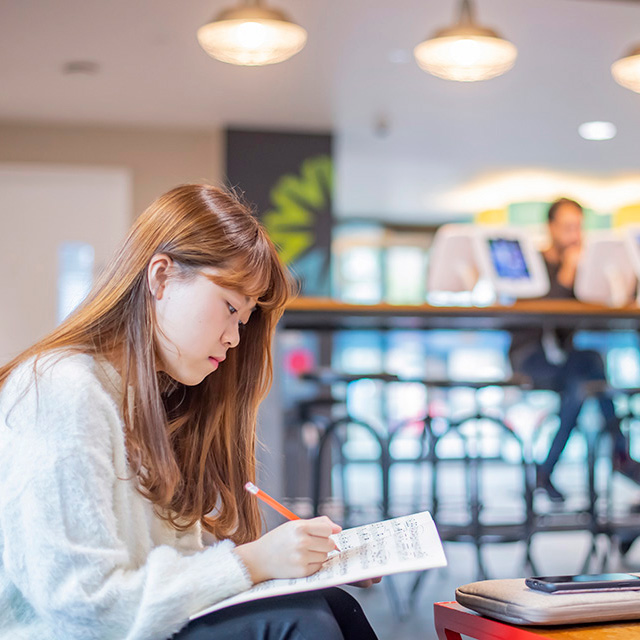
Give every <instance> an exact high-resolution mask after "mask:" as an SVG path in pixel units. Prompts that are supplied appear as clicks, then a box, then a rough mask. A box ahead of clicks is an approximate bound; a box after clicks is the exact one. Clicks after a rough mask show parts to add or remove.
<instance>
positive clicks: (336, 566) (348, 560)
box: [191, 511, 447, 620]
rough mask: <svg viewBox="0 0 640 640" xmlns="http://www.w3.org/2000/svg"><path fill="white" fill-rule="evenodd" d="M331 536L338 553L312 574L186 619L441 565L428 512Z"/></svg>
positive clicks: (269, 584) (263, 586)
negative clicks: (248, 604) (261, 600)
mask: <svg viewBox="0 0 640 640" xmlns="http://www.w3.org/2000/svg"><path fill="white" fill-rule="evenodd" d="M332 537H333V538H334V539H335V541H336V544H337V545H338V547H339V549H340V552H337V551H334V552H332V553H331V554H330V556H329V559H328V560H327V561H326V562H325V563H324V565H323V567H322V568H321V569H320V570H319V571H317V572H316V573H314V574H313V575H310V576H308V577H306V578H292V579H290V580H268V581H266V582H261V583H260V584H257V585H256V586H255V587H252V588H251V589H249V590H248V591H244V592H243V593H239V594H238V595H236V596H232V597H231V598H227V599H226V600H221V601H220V602H218V603H216V604H214V605H213V606H211V607H208V608H207V609H204V610H203V611H200V612H199V613H197V614H196V615H194V616H192V617H191V619H192V620H193V619H194V618H199V617H201V616H203V615H206V614H207V613H211V612H213V611H217V610H218V609H224V608H225V607H230V606H232V605H234V604H240V603H241V602H249V601H251V600H258V599H260V598H269V597H272V596H281V595H286V594H289V593H299V592H301V591H313V590H314V589H324V588H325V587H334V586H336V585H340V584H347V583H349V582H356V581H357V580H365V579H367V578H375V577H377V576H385V575H389V574H392V573H400V572H403V571H421V570H424V569H433V568H435V567H444V566H446V564H447V560H446V558H445V556H444V550H443V548H442V542H441V541H440V537H439V536H438V532H437V530H436V527H435V524H434V523H433V519H432V518H431V515H430V514H429V512H428V511H423V512H422V513H416V514H413V515H410V516H403V517H401V518H394V519H392V520H383V521H381V522H375V523H373V524H366V525H363V526H361V527H354V528H353V529H346V530H345V531H341V532H340V533H338V534H335V535H334V536H332Z"/></svg>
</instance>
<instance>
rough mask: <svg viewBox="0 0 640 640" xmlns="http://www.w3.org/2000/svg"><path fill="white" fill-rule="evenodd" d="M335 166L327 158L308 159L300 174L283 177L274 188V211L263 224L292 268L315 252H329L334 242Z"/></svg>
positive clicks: (268, 212) (324, 156) (328, 253)
mask: <svg viewBox="0 0 640 640" xmlns="http://www.w3.org/2000/svg"><path fill="white" fill-rule="evenodd" d="M332 189H333V165H332V162H331V158H330V157H329V156H327V155H322V156H315V157H313V158H307V159H306V160H305V161H304V162H303V163H302V166H301V167H300V174H299V175H293V174H287V175H284V176H282V177H281V178H280V179H279V180H278V182H277V183H276V185H275V186H274V187H273V188H272V189H271V192H270V198H271V204H272V206H273V208H272V209H270V210H269V211H267V212H266V213H265V214H264V216H263V217H262V221H263V223H264V225H265V227H266V229H267V231H268V232H269V235H270V236H271V239H272V240H273V241H274V242H275V243H276V245H277V246H278V251H279V252H280V257H281V259H282V261H283V262H284V263H285V264H287V265H289V266H292V265H293V264H294V263H295V262H297V261H298V260H300V258H302V257H303V256H305V255H307V254H309V253H310V252H312V251H314V250H321V251H323V252H325V253H326V268H327V269H328V264H329V256H330V250H331V247H330V242H331V193H332Z"/></svg>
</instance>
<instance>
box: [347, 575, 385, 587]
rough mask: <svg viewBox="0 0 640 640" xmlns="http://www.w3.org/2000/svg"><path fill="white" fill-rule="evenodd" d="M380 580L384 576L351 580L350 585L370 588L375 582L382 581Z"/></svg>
mask: <svg viewBox="0 0 640 640" xmlns="http://www.w3.org/2000/svg"><path fill="white" fill-rule="evenodd" d="M380 580H382V577H380V578H369V579H368V580H358V582H350V583H349V586H350V587H360V588H361V589H368V588H369V587H371V586H373V585H374V584H378V582H380Z"/></svg>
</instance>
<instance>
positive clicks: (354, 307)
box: [280, 297, 640, 331]
mask: <svg viewBox="0 0 640 640" xmlns="http://www.w3.org/2000/svg"><path fill="white" fill-rule="evenodd" d="M543 323H544V324H550V325H553V326H558V327H570V328H574V329H589V330H638V329H640V307H638V306H637V305H635V304H634V305H632V306H628V307H621V308H611V307H605V306H602V305H594V304H586V303H584V302H579V301H578V300H549V299H542V300H519V301H517V302H516V303H514V304H513V305H511V306H499V305H493V306H487V307H439V306H434V305H429V304H423V305H392V304H387V303H380V304H374V305H360V304H349V303H346V302H342V301H340V300H333V299H330V298H306V297H300V298H297V299H296V300H293V301H292V302H291V303H290V305H289V306H288V307H287V310H286V311H285V314H284V317H283V319H282V320H281V322H280V326H281V327H282V328H285V329H309V330H315V331H323V330H329V331H332V330H339V329H403V328H404V329H485V330H486V329H515V328H518V327H536V326H540V325H541V324H543Z"/></svg>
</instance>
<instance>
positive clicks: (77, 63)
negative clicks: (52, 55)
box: [62, 60, 100, 76]
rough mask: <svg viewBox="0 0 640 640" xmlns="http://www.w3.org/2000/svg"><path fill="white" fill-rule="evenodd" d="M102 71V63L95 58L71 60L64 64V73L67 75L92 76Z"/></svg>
mask: <svg viewBox="0 0 640 640" xmlns="http://www.w3.org/2000/svg"><path fill="white" fill-rule="evenodd" d="M98 71H100V65H99V64H98V63H97V62H93V60H70V61H69V62H65V63H64V64H63V65H62V73H64V74H65V75H74V74H78V75H86V76H92V75H95V74H96V73H98Z"/></svg>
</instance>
